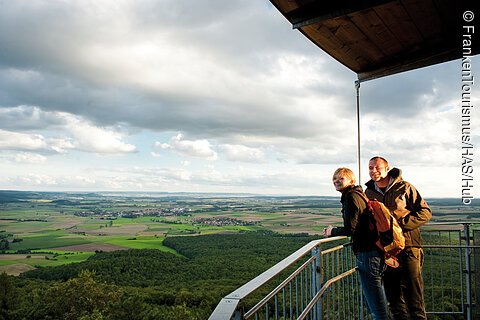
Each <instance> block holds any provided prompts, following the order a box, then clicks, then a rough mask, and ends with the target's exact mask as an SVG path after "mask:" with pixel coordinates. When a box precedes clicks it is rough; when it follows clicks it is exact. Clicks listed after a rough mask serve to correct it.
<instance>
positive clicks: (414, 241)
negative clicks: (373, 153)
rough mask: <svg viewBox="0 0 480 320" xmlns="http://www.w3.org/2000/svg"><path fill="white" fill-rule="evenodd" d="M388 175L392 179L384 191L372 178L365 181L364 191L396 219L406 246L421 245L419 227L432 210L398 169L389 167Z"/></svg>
mask: <svg viewBox="0 0 480 320" xmlns="http://www.w3.org/2000/svg"><path fill="white" fill-rule="evenodd" d="M388 176H389V177H390V178H391V179H392V181H391V183H390V184H389V185H388V186H387V189H386V190H385V192H384V193H382V192H381V191H379V190H377V189H376V188H375V182H374V181H373V180H370V181H368V182H367V183H366V186H367V190H365V193H366V195H367V197H368V198H369V199H377V200H378V201H380V202H383V203H384V204H385V206H386V207H387V208H388V209H389V210H390V212H391V213H392V214H393V216H394V217H395V218H396V219H397V220H398V224H399V225H400V227H401V228H402V230H403V234H404V235H405V246H406V247H421V246H422V237H421V235H420V229H419V227H420V226H422V225H424V224H425V223H427V222H428V221H429V220H430V219H431V218H432V211H431V210H430V208H429V207H428V205H427V203H426V202H425V200H424V199H423V198H422V196H421V195H420V193H418V191H417V189H415V187H414V186H412V185H411V184H410V183H408V182H407V181H405V180H403V179H402V171H401V170H400V169H397V168H393V169H391V170H390V171H389V172H388Z"/></svg>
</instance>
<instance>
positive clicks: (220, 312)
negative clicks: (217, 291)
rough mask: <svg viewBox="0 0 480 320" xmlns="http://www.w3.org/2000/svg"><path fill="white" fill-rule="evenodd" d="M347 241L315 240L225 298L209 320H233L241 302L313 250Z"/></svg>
mask: <svg viewBox="0 0 480 320" xmlns="http://www.w3.org/2000/svg"><path fill="white" fill-rule="evenodd" d="M342 239H347V237H345V236H339V237H331V238H325V239H319V240H313V241H310V242H309V243H307V244H306V245H304V246H303V247H301V248H300V249H298V250H297V251H295V252H294V253H292V254H291V255H289V256H288V257H286V258H285V259H283V260H282V261H280V262H279V263H277V264H276V265H274V266H273V267H271V268H270V269H268V270H266V271H265V272H263V273H262V274H260V275H259V276H257V277H256V278H254V279H252V280H250V281H249V282H247V283H246V284H244V285H243V286H241V287H240V288H238V289H236V290H235V291H233V292H232V293H230V294H228V295H227V296H225V297H224V298H223V299H222V300H221V301H220V303H219V304H218V305H217V307H216V308H215V310H214V311H213V313H212V314H211V315H210V317H209V318H208V319H209V320H225V319H231V317H232V316H234V314H235V311H236V309H237V306H238V304H239V303H240V301H241V300H243V299H245V298H246V297H247V296H249V295H250V294H252V293H253V292H254V291H256V290H257V289H259V288H261V287H262V286H263V285H264V284H266V283H267V282H269V281H270V280H271V279H272V278H274V277H275V276H277V275H278V274H279V273H281V272H282V271H283V270H285V269H286V268H288V267H289V266H291V265H292V264H294V263H295V262H297V261H298V260H300V259H301V258H302V257H303V256H305V254H307V253H309V252H310V251H311V250H312V249H314V248H316V247H318V246H320V245H321V244H324V243H328V242H332V241H337V240H342Z"/></svg>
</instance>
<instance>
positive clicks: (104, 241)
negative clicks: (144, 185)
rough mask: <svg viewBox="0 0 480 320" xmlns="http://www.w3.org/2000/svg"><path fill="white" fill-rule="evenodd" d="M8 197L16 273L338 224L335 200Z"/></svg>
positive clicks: (475, 213)
mask: <svg viewBox="0 0 480 320" xmlns="http://www.w3.org/2000/svg"><path fill="white" fill-rule="evenodd" d="M1 196H2V191H0V197H1ZM8 196H10V194H8ZM8 196H4V195H3V197H2V198H1V199H3V201H2V202H0V236H1V239H3V240H2V241H3V242H2V245H3V247H2V248H0V251H1V252H2V253H4V254H3V255H1V256H0V271H5V272H7V273H12V274H17V273H19V272H21V270H23V269H25V268H27V269H28V268H29V267H35V266H54V265H60V264H66V263H73V262H79V261H83V260H85V259H87V258H88V257H89V256H91V255H92V254H93V253H94V252H95V251H113V250H122V249H128V248H133V249H159V250H163V251H167V252H173V250H172V249H171V248H168V247H166V246H164V245H163V241H164V239H165V238H166V237H169V236H182V235H205V234H215V233H238V232H244V231H258V230H269V231H274V232H278V233H290V234H291V233H308V234H312V235H315V234H317V235H319V234H321V233H322V230H323V228H324V227H326V226H327V225H329V224H337V225H338V224H340V223H341V214H340V203H339V199H338V198H325V197H256V196H248V197H235V196H222V197H217V196H211V197H208V196H205V195H202V196H201V197H200V196H198V195H182V196H174V197H173V196H151V197H129V196H127V195H118V196H111V195H110V196H104V195H101V194H74V195H72V194H68V193H54V194H50V193H35V194H34V195H31V194H29V193H28V192H25V193H19V194H18V198H15V199H10V198H8ZM21 196H24V197H25V198H24V199H22V198H21ZM5 197H6V198H7V199H6V200H5ZM432 209H433V212H434V219H433V220H436V221H440V222H442V221H455V220H466V219H468V220H469V221H470V222H474V221H476V220H475V219H478V217H480V214H479V213H480V210H479V206H470V207H468V208H466V207H465V206H459V205H456V204H455V200H451V201H447V200H441V201H440V200H439V201H436V202H435V201H434V202H433V205H432ZM479 221H480V220H479ZM7 243H8V248H5V245H6V244H7ZM28 266H29V267H28ZM19 270H20V271H19Z"/></svg>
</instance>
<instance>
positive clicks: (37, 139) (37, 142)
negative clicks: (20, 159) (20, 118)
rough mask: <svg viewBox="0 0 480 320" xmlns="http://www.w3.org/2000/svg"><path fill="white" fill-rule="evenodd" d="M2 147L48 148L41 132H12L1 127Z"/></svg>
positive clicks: (0, 144) (17, 148)
mask: <svg viewBox="0 0 480 320" xmlns="http://www.w3.org/2000/svg"><path fill="white" fill-rule="evenodd" d="M0 149H4V150H5V149H6V150H45V149H47V143H46V141H45V138H44V137H43V136H42V135H40V134H27V133H20V132H11V131H5V130H1V129H0Z"/></svg>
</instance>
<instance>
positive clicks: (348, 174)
mask: <svg viewBox="0 0 480 320" xmlns="http://www.w3.org/2000/svg"><path fill="white" fill-rule="evenodd" d="M338 175H342V176H343V177H347V178H348V179H350V180H352V182H353V184H356V183H357V179H355V174H354V173H353V171H352V170H350V169H348V168H338V169H337V170H335V172H334V173H333V177H332V180H333V179H335V177H336V176H338Z"/></svg>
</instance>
